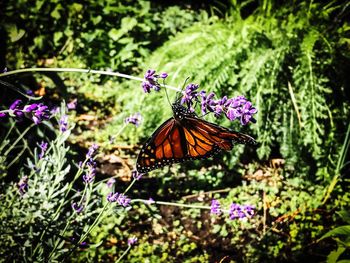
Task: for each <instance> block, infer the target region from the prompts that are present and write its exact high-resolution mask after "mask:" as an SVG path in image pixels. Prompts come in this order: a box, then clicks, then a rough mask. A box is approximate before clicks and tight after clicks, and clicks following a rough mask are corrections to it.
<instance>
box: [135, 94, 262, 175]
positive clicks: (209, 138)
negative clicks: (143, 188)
mask: <svg viewBox="0 0 350 263" xmlns="http://www.w3.org/2000/svg"><path fill="white" fill-rule="evenodd" d="M172 110H173V114H174V115H173V117H171V118H170V119H168V120H167V121H165V122H164V123H163V124H162V125H161V126H160V127H159V128H158V129H157V130H156V131H155V132H154V133H153V135H152V136H151V138H149V139H148V141H147V142H146V143H145V144H144V145H143V147H142V149H141V151H140V153H139V155H138V157H137V161H136V169H137V171H138V172H139V173H147V172H149V171H152V170H155V169H158V168H161V167H163V166H166V165H170V164H173V163H181V162H184V161H187V160H195V159H205V158H208V157H210V156H213V155H214V154H217V153H219V152H221V151H222V150H231V149H232V147H233V144H234V143H242V144H250V145H254V144H256V141H255V140H254V139H253V138H252V137H250V136H249V135H246V134H242V133H239V132H235V131H232V130H230V129H227V128H225V127H221V126H219V125H216V124H214V123H211V122H208V121H205V120H203V119H200V118H199V117H197V115H196V114H195V113H194V112H191V111H190V110H189V109H187V108H185V107H184V106H182V105H181V104H180V103H179V102H178V101H177V102H175V103H173V105H172Z"/></svg>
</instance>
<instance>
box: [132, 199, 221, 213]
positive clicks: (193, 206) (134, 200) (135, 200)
mask: <svg viewBox="0 0 350 263" xmlns="http://www.w3.org/2000/svg"><path fill="white" fill-rule="evenodd" d="M131 202H142V203H146V204H147V203H149V202H150V201H149V200H144V199H133V200H131ZM152 204H156V205H169V206H180V207H188V208H198V209H209V210H210V209H211V206H207V205H188V204H180V203H171V202H164V201H152ZM221 211H226V210H221Z"/></svg>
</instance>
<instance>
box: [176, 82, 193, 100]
mask: <svg viewBox="0 0 350 263" xmlns="http://www.w3.org/2000/svg"><path fill="white" fill-rule="evenodd" d="M189 79H190V77H187V78H186V79H185V81H184V84H182V87H181V91H179V92H178V94H179V97H177V98H176V102H178V101H179V100H180V99H181V94H182V92H183V90H184V89H185V87H186V83H187V81H188V80H189Z"/></svg>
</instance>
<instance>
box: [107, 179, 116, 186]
mask: <svg viewBox="0 0 350 263" xmlns="http://www.w3.org/2000/svg"><path fill="white" fill-rule="evenodd" d="M114 183H115V179H114V178H109V179H108V181H107V183H106V184H107V187H108V188H112V186H113V185H114Z"/></svg>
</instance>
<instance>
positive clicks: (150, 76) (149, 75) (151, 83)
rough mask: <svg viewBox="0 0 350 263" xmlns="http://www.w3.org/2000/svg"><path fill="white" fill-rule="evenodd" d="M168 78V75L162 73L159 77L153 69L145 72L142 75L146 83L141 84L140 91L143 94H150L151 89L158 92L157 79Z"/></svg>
mask: <svg viewBox="0 0 350 263" xmlns="http://www.w3.org/2000/svg"><path fill="white" fill-rule="evenodd" d="M167 77H168V74H167V73H165V72H163V73H161V74H160V75H157V74H156V71H155V70H154V69H149V70H147V72H146V74H145V75H144V78H145V80H146V81H144V82H142V89H143V91H144V92H145V93H150V92H151V89H154V90H155V91H159V90H160V86H161V85H160V84H159V82H158V79H159V78H161V79H163V80H164V79H166V78H167Z"/></svg>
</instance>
